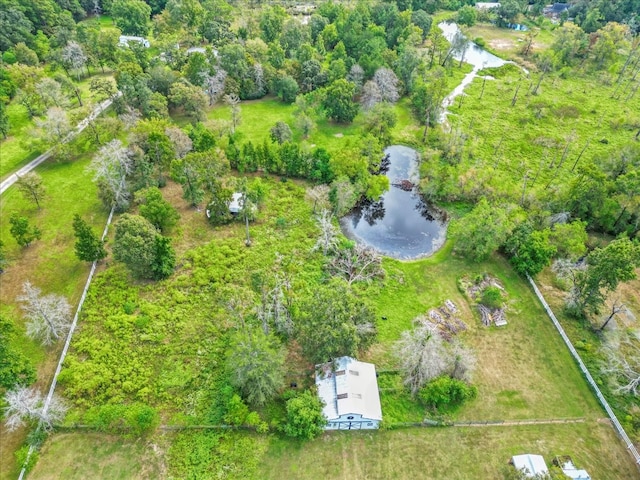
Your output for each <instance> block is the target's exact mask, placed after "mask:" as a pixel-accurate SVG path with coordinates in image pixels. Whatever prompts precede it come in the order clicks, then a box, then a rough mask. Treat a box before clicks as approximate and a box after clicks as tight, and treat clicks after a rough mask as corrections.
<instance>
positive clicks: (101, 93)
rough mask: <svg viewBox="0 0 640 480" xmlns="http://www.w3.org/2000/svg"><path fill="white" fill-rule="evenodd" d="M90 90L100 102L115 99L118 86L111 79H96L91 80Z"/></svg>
mask: <svg viewBox="0 0 640 480" xmlns="http://www.w3.org/2000/svg"><path fill="white" fill-rule="evenodd" d="M89 90H91V91H92V92H93V95H94V97H95V98H96V100H98V101H102V100H106V99H107V98H113V97H114V96H115V94H116V92H117V91H118V89H117V88H116V84H115V83H113V81H112V80H111V79H109V78H102V77H95V78H92V79H91V84H90V86H89Z"/></svg>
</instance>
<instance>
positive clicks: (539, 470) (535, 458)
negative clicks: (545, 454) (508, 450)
mask: <svg viewBox="0 0 640 480" xmlns="http://www.w3.org/2000/svg"><path fill="white" fill-rule="evenodd" d="M511 464H512V465H513V466H514V467H515V468H516V470H522V471H523V472H524V474H525V475H526V477H527V478H534V477H535V476H536V475H541V476H544V475H548V474H549V469H548V468H547V464H546V463H545V461H544V458H542V455H531V454H528V453H527V454H525V455H514V456H513V457H511Z"/></svg>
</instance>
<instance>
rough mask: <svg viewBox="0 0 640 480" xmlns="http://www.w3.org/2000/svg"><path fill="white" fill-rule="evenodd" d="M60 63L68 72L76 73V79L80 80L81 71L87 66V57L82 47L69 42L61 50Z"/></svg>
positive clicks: (76, 43)
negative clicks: (61, 62)
mask: <svg viewBox="0 0 640 480" xmlns="http://www.w3.org/2000/svg"><path fill="white" fill-rule="evenodd" d="M61 58H62V61H63V62H64V65H65V67H66V68H67V69H68V70H71V69H74V70H75V71H76V79H78V80H79V79H80V75H81V74H82V69H83V68H84V67H85V65H86V64H87V56H86V55H85V53H84V50H83V49H82V46H81V45H80V44H79V43H78V42H73V41H71V42H69V43H68V44H67V45H66V46H65V47H64V48H63V49H62V57H61Z"/></svg>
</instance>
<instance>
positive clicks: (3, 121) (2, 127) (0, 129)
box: [0, 99, 11, 139]
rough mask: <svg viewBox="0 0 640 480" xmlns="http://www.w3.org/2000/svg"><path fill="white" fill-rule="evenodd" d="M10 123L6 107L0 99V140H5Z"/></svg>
mask: <svg viewBox="0 0 640 480" xmlns="http://www.w3.org/2000/svg"><path fill="white" fill-rule="evenodd" d="M10 127H11V123H10V121H9V115H8V114H7V105H6V104H5V103H4V101H3V100H2V99H0V134H2V138H5V139H6V138H7V135H8V134H9V129H10Z"/></svg>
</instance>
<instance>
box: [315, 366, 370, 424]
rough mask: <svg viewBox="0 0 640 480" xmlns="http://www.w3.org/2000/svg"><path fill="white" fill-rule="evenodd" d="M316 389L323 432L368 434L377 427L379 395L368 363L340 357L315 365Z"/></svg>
mask: <svg viewBox="0 0 640 480" xmlns="http://www.w3.org/2000/svg"><path fill="white" fill-rule="evenodd" d="M334 365H335V371H334ZM316 386H317V387H318V396H319V397H320V398H321V399H322V401H323V402H324V404H325V406H324V408H323V410H322V413H323V414H324V416H325V417H326V418H327V426H326V427H325V429H326V430H372V429H376V428H378V427H379V426H380V422H381V421H382V408H381V406H380V392H379V391H378V379H377V377H376V367H375V365H373V364H372V363H365V362H359V361H358V360H356V359H355V358H351V357H340V358H338V359H336V360H335V362H330V363H326V364H323V365H316Z"/></svg>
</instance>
